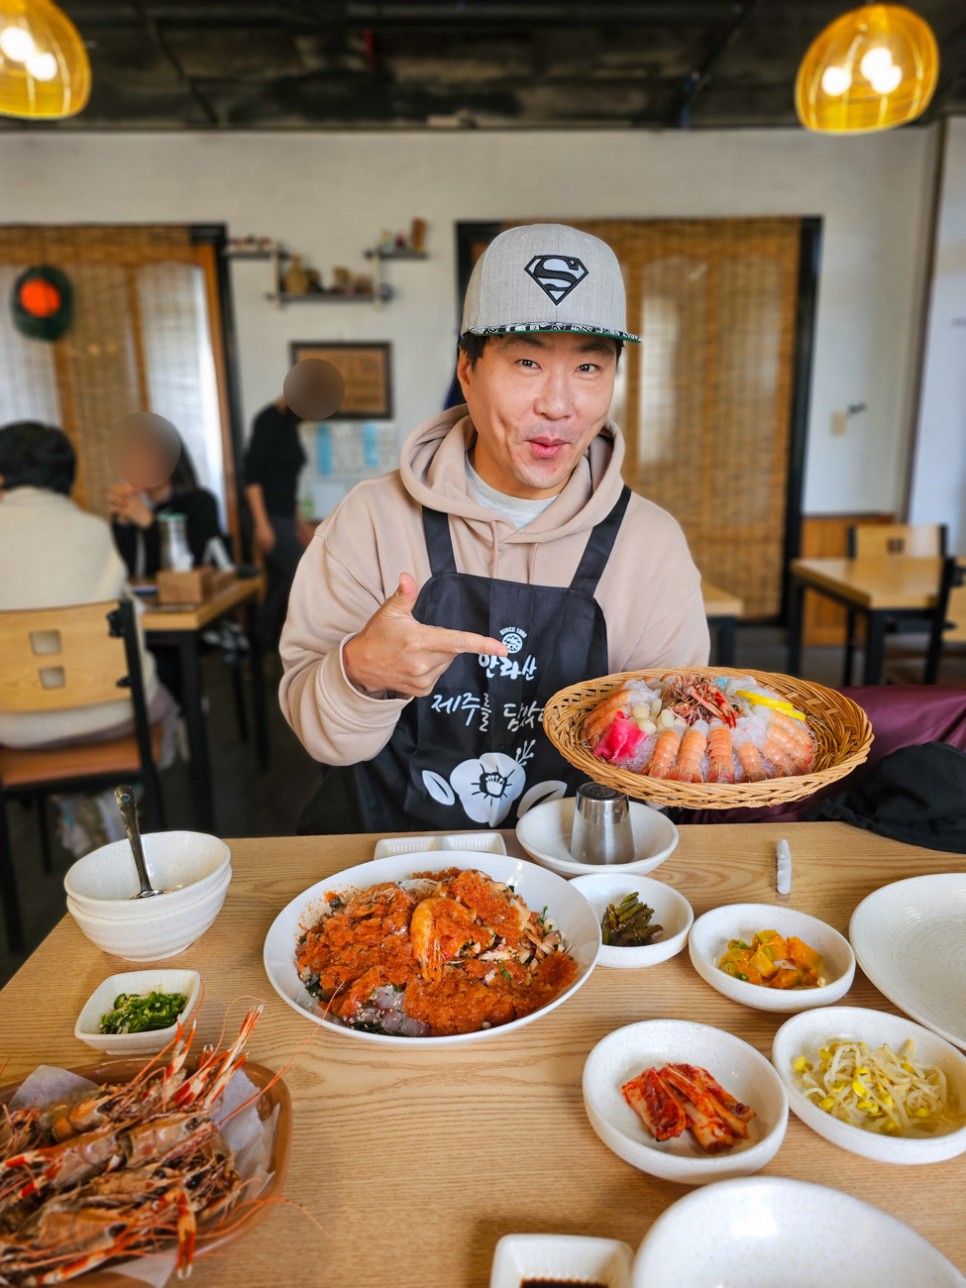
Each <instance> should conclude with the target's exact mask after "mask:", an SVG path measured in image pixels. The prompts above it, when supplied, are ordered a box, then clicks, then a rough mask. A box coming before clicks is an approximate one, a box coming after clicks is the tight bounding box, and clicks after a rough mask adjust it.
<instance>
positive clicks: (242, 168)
mask: <svg viewBox="0 0 966 1288" xmlns="http://www.w3.org/2000/svg"><path fill="white" fill-rule="evenodd" d="M934 143H935V134H934V132H933V131H927V130H918V131H917V130H905V131H901V132H897V133H891V134H886V135H882V136H868V137H862V138H855V139H829V138H820V137H817V136H814V135H808V134H806V133H805V132H804V131H750V130H749V131H734V132H724V133H695V134H686V133H680V132H668V133H643V132H642V133H628V132H624V131H622V132H582V133H564V132H555V133H542V134H541V133H526V134H524V133H521V134H511V133H484V132H480V133H476V132H458V133H452V134H449V133H398V134H396V133H372V134H369V133H351V134H350V133H345V134H335V133H318V134H302V133H299V134H296V133H280V134H262V133H255V134H245V133H210V134H201V133H198V134H194V133H193V134H185V133H180V134H121V135H111V134H102V133H97V134H94V133H92V134H84V133H75V132H73V131H72V132H70V133H67V132H64V133H55V132H46V133H39V132H38V133H35V134H31V133H29V132H23V133H20V132H18V133H16V134H7V135H3V136H0V222H51V223H71V222H121V223H123V222H135V223H136V222H145V223H147V222H204V221H217V222H227V223H228V225H229V229H230V232H231V233H233V234H242V235H243V234H245V233H248V232H254V233H258V234H269V235H272V236H275V237H277V238H279V239H281V240H282V241H283V242H284V243H285V244H286V245H287V246H289V247H291V248H293V249H295V250H299V251H304V252H306V254H307V255H309V256H310V257H311V259H312V261H313V262H314V263H315V264H317V265H318V267H319V268H321V269H322V271H323V275H325V273H326V272H327V271H328V270H329V269H330V268H331V266H332V265H333V264H346V265H350V266H355V267H357V268H358V269H359V270H360V271H361V270H363V269H364V267H365V261H364V260H363V259H362V257H361V253H362V250H363V248H364V247H365V246H366V245H370V244H372V242H373V241H374V240H375V239H376V238H377V237H378V235H379V232H380V230H381V229H382V228H383V227H391V228H400V227H405V226H407V225H408V222H409V219H410V218H411V217H412V216H413V215H420V216H422V217H423V218H425V219H427V220H428V221H429V237H428V247H429V251H430V255H431V258H430V259H429V261H428V262H426V263H423V264H418V263H417V264H405V263H399V264H391V265H388V269H389V275H390V276H391V280H392V282H393V285H394V286H396V287H397V288H398V295H397V298H396V299H395V300H394V301H393V302H391V303H390V304H389V305H388V306H387V307H386V308H385V309H383V310H382V311H375V310H374V309H372V308H371V307H370V306H368V305H341V304H302V305H291V306H289V307H288V308H286V309H284V310H282V311H277V310H276V309H275V308H274V307H273V306H272V305H271V304H270V303H268V302H267V301H266V300H265V299H264V298H263V296H264V293H265V290H266V286H267V276H268V274H267V266H266V265H265V264H259V263H255V264H237V265H235V266H234V267H233V270H232V272H233V274H234V290H235V306H236V316H237V321H238V330H239V339H240V347H241V365H242V372H241V378H242V392H243V401H244V408H245V414H246V417H249V418H250V417H251V415H252V414H253V413H254V412H255V411H256V410H257V409H258V408H259V407H260V406H262V405H263V404H264V403H265V402H267V401H268V400H269V399H270V398H272V397H274V396H275V395H276V394H277V392H278V390H279V388H280V385H281V380H282V378H283V376H284V373H285V370H286V367H287V362H288V342H289V341H290V340H293V339H303V340H313V339H388V340H391V341H392V342H393V346H394V379H395V386H396V403H397V420H398V424H399V428H400V431H401V432H402V433H405V432H408V430H409V429H410V428H412V427H414V426H415V425H416V424H417V423H419V422H420V421H421V420H422V419H424V418H425V417H427V416H429V415H431V414H432V413H433V412H434V411H436V410H438V408H439V407H440V406H441V403H442V399H443V396H444V394H445V392H446V389H447V386H448V382H449V379H450V375H451V370H452V360H453V350H454V345H455V337H456V299H455V292H456V256H455V239H454V224H455V222H456V221H457V220H461V219H501V218H527V217H531V216H532V217H535V218H538V217H541V216H543V217H548V216H549V217H553V218H558V219H562V220H566V219H567V218H592V217H595V216H596V217H608V216H610V217H622V216H623V217H636V218H647V217H670V216H678V217H700V216H712V217H713V216H727V215H763V214H778V215H821V216H822V217H823V219H824V221H825V225H824V229H825V236H824V246H823V253H822V276H821V286H820V296H819V306H818V332H817V344H816V350H815V362H814V380H813V386H812V396H811V424H810V434H809V447H808V459H807V475H806V488H805V509H806V511H807V512H809V513H823V512H824V513H835V512H840V511H856V510H858V511H862V510H893V509H895V508H896V507H897V506H898V504H899V503H900V500H901V496H902V472H903V469H904V460H905V453H906V449H907V445H908V444H907V433H908V424H909V420H910V414H911V413H910V406H909V402H910V397H911V373H912V368H913V365H914V361H915V354H916V340H915V335H916V330H915V328H916V306H917V299H918V283H919V281H920V279H921V274H922V264H921V260H922V247H923V245H924V234H925V228H924V222H925V215H926V213H927V207H928V200H927V194H928V191H929V179H930V166H931V159H932V149H933V147H934ZM857 402H864V403H866V404H867V405H868V411H867V412H865V413H863V414H862V415H860V416H857V417H854V418H853V419H852V420H851V421H850V423H849V429H848V432H847V433H846V434H845V435H844V436H841V437H835V436H833V435H832V433H831V421H832V415H833V413H834V412H836V411H841V410H843V409H844V408H845V407H846V405H847V404H849V403H857Z"/></svg>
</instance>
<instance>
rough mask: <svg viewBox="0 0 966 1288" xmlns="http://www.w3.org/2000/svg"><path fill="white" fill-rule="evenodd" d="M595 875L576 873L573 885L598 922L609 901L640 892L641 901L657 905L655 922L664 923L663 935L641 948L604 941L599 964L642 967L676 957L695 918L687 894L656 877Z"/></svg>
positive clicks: (656, 923)
mask: <svg viewBox="0 0 966 1288" xmlns="http://www.w3.org/2000/svg"><path fill="white" fill-rule="evenodd" d="M598 873H599V875H598V876H593V877H574V879H573V881H571V883H570V884H571V885H572V886H573V888H574V889H575V890H579V891H580V893H581V894H582V895H583V896H584V898H585V899H586V900H587V902H588V903H589V904H590V906H591V907H592V908H593V910H594V916H595V917H596V918H597V923H598V925H599V924H600V921H601V918H602V917H603V915H604V913H605V912H606V911H607V906H608V904H611V903H620V901H621V900H622V899H623V898H624V896H625V895H628V894H636V895H637V896H638V898H639V899H640V901H641V903H646V904H647V906H648V907H649V908H653V909H654V916H653V918H652V919H651V920H652V924H653V925H657V926H663V927H664V929H663V931H662V933H661V935H660V936H659V937H658V938H657V939H656V940H655V941H654V942H653V943H651V944H642V945H641V947H640V948H617V947H614V946H612V945H611V944H601V946H600V956H599V957H598V958H597V964H598V965H599V966H613V967H615V968H616V969H618V970H621V969H624V970H627V969H639V968H640V967H642V966H656V965H657V964H658V962H666V961H667V960H668V958H670V957H675V956H677V954H678V953H679V952H680V951H681V949H682V948H683V947H684V945H685V943H686V942H687V938H688V931H689V930H690V929H691V923H692V922H693V921H694V913H693V912H692V910H691V905H690V904H689V903H688V901H687V899H685V897H684V895H683V894H678V892H677V890H674V889H672V888H671V886H668V885H665V884H664V882H663V881H655V880H653V879H652V878H650V877H638V876H620V875H618V874H616V873H613V874H612V873H611V872H609V871H607V872H600V869H598Z"/></svg>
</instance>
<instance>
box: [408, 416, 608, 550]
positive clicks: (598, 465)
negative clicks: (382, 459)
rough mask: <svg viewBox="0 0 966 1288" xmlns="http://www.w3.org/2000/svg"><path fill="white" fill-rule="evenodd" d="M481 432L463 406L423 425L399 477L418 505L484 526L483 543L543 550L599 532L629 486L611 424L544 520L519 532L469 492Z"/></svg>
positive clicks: (413, 437) (412, 436)
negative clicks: (471, 455) (469, 470)
mask: <svg viewBox="0 0 966 1288" xmlns="http://www.w3.org/2000/svg"><path fill="white" fill-rule="evenodd" d="M475 438H476V429H475V428H474V426H473V422H472V420H471V419H470V417H469V414H468V412H467V409H466V407H465V405H464V406H461V407H453V408H451V409H450V410H449V411H445V412H443V413H441V414H440V415H439V416H436V417H434V418H433V419H432V420H429V421H427V422H426V423H425V424H424V425H421V426H420V427H419V429H417V430H415V431H414V432H413V433H412V434H410V435H409V437H408V438H407V439H406V441H405V442H404V443H403V446H402V451H401V453H400V462H399V472H400V477H401V479H402V483H403V486H404V487H405V489H406V491H407V492H408V493H409V495H410V496H411V497H412V498H413V500H414V501H416V502H417V503H418V504H419V505H421V506H425V507H426V508H427V509H430V510H441V511H443V512H444V513H446V514H453V515H458V516H459V517H460V518H461V519H464V520H465V521H466V522H467V523H469V524H470V525H471V526H472V527H474V528H476V527H477V525H479V528H480V529H481V531H480V532H479V533H478V535H479V536H480V537H481V538H482V539H483V540H487V539H490V540H495V541H499V542H501V543H504V542H505V543H506V544H508V545H510V544H521V545H540V544H543V543H544V542H547V541H556V540H558V539H559V538H561V537H567V536H571V535H572V534H574V533H577V532H583V531H585V530H587V529H589V528H592V527H594V525H595V524H597V523H600V521H601V520H602V519H605V518H606V517H607V515H608V514H609V513H610V511H611V510H612V509H613V507H614V506H615V505H616V504H617V499H618V497H619V496H620V492H621V488H622V487H623V486H624V481H623V479H622V478H621V465H622V464H623V461H624V438H623V435H622V434H621V431H620V430H619V429H618V427H617V426H616V425H615V424H614V422H613V421H612V420H607V421H605V422H604V425H603V427H602V428H601V430H600V433H599V434H598V435H597V437H596V438H595V439H594V440H593V442H592V443H591V444H590V446H589V447H588V449H587V451H586V452H585V453H584V456H583V457H582V459H581V461H580V462H579V464H578V465H577V468H576V469H575V470H574V472H573V474H571V476H570V478H569V480H568V482H567V484H566V486H565V487H564V489H563V491H562V492H561V493H560V494H559V495H558V496H556V497H555V498H554V501H553V504H552V505H548V506H547V508H546V509H545V510H544V511H543V513H542V514H540V515H538V516H537V518H536V519H534V520H533V522H532V523H529V524H527V526H526V527H525V528H521V529H519V530H516V529H515V528H514V527H513V525H512V524H511V523H509V522H508V520H506V519H504V518H503V517H502V516H501V515H498V514H496V513H495V512H494V511H493V510H487V509H486V508H484V507H483V506H481V505H480V503H479V502H478V501H477V500H476V498H475V497H474V495H473V494H472V492H471V491H470V485H469V481H468V479H467V477H466V453H467V452H468V451H469V449H470V448H471V447H472V445H473V442H474V440H475Z"/></svg>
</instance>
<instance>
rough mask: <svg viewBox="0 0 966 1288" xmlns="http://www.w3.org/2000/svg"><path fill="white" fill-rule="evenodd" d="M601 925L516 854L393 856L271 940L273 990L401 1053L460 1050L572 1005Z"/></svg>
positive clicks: (365, 866) (321, 886)
mask: <svg viewBox="0 0 966 1288" xmlns="http://www.w3.org/2000/svg"><path fill="white" fill-rule="evenodd" d="M599 950H600V926H599V924H598V921H597V918H596V917H595V916H594V913H593V911H592V909H591V907H590V905H589V904H588V903H587V901H586V900H585V899H584V898H583V896H582V895H580V894H579V892H578V891H576V890H574V889H573V887H572V886H571V885H570V884H569V883H568V882H567V881H565V880H563V878H562V877H558V876H556V875H555V874H554V873H552V872H547V871H545V870H544V869H543V868H540V867H537V866H536V864H533V863H527V862H526V861H525V860H523V859H516V858H511V857H509V856H507V855H494V854H483V853H480V852H471V851H465V850H464V851H460V850H454V851H447V852H446V853H440V852H438V851H436V852H427V853H424V854H402V855H394V856H392V857H390V858H386V859H377V860H374V861H373V862H370V863H362V864H359V865H358V866H357V867H354V868H349V869H347V870H346V871H345V872H340V873H337V874H336V875H335V876H332V877H327V878H326V879H325V880H324V881H319V882H317V884H316V885H314V886H312V887H310V889H308V890H305V891H304V892H303V893H302V894H300V895H298V896H297V897H296V898H295V899H293V900H292V902H291V903H290V904H289V905H288V906H287V907H286V908H284V909H283V910H282V912H280V913H279V915H278V916H277V917H276V918H275V921H274V922H273V924H272V927H271V929H270V930H269V932H268V935H267V937H266V939H265V949H264V954H263V958H264V963H265V970H266V973H267V974H268V978H269V981H270V983H271V984H272V987H273V988H274V989H275V991H276V992H277V993H278V995H279V996H280V997H281V998H282V1000H283V1001H285V1002H287V1003H288V1004H289V1006H291V1007H292V1008H293V1010H296V1011H298V1012H299V1014H301V1015H304V1016H305V1018H306V1019H309V1020H312V1021H314V1022H315V1023H316V1024H322V1025H324V1026H325V1027H326V1028H328V1029H335V1030H337V1031H339V1032H341V1033H344V1034H346V1035H347V1036H349V1037H354V1038H357V1039H362V1040H363V1041H367V1042H377V1043H381V1044H383V1045H388V1046H410V1047H412V1046H418V1047H422V1046H430V1047H440V1046H452V1045H457V1044H462V1043H466V1042H478V1041H482V1040H483V1039H484V1038H493V1037H496V1036H497V1035H499V1034H501V1033H506V1032H509V1031H511V1030H515V1029H518V1028H520V1027H521V1026H522V1025H524V1024H528V1023H529V1022H530V1021H531V1020H535V1019H537V1018H538V1017H539V1016H541V1015H545V1014H546V1013H547V1012H548V1011H551V1010H553V1009H554V1007H557V1006H559V1005H560V1004H561V1003H562V1002H564V1001H566V999H567V998H568V997H570V996H571V994H572V993H574V992H576V990H577V989H578V988H580V986H581V985H582V984H583V983H584V982H585V980H586V979H587V978H588V976H589V975H590V972H591V971H592V970H593V968H594V964H595V962H596V960H597V954H598V952H599Z"/></svg>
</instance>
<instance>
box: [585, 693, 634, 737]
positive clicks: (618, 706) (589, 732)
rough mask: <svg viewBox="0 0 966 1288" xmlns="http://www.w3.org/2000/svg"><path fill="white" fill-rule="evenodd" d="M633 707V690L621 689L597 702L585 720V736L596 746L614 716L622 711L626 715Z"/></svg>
mask: <svg viewBox="0 0 966 1288" xmlns="http://www.w3.org/2000/svg"><path fill="white" fill-rule="evenodd" d="M630 709H631V690H630V689H629V688H623V689H619V690H618V691H617V692H616V693H612V694H611V696H610V697H609V698H605V699H604V700H603V702H600V703H598V704H597V706H596V707H594V709H593V711H591V712H590V714H589V715H588V716H587V717H586V718H585V720H584V737H585V738H586V739H587V741H588V742H589V743H590V745H591V747H594V746H596V744H597V743H598V742H600V740H601V738H603V736H604V734H605V733H606V732H607V730H608V728H609V726H610V724H611V722H612V721H613V720H614V718H615V717H616V716H618V715H620V714H621V713H622V712H623V713H624V714H625V715H626V714H627V712H628V711H630Z"/></svg>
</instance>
